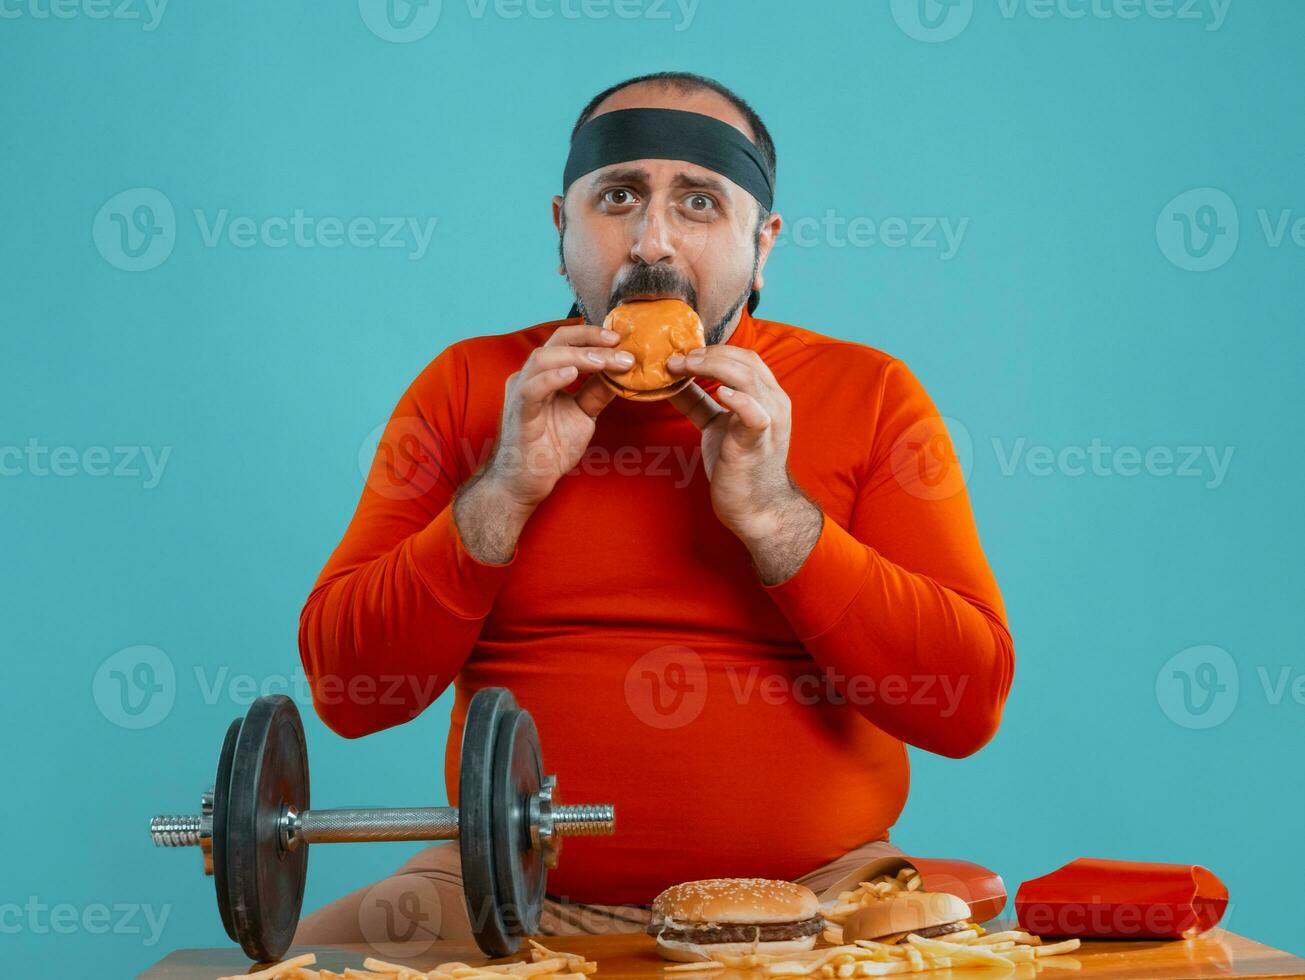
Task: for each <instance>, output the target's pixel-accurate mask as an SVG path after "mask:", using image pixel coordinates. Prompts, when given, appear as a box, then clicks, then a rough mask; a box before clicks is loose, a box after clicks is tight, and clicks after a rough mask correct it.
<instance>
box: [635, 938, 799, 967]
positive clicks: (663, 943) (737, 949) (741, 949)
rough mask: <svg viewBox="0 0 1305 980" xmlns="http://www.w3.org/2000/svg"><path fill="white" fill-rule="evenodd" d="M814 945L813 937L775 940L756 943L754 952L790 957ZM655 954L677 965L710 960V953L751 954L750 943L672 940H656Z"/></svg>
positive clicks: (751, 946)
mask: <svg viewBox="0 0 1305 980" xmlns="http://www.w3.org/2000/svg"><path fill="white" fill-rule="evenodd" d="M815 945H816V937H815V936H807V937H805V938H803V939H786V940H782V941H780V940H776V941H773V942H768V943H757V944H756V952H758V953H778V954H780V955H782V956H791V955H792V954H793V953H801V952H804V951H806V950H808V949H814V948H815ZM657 952H658V953H660V954H661V957H662V959H664V960H674V961H675V962H677V963H698V962H701V961H702V960H709V959H711V954H712V953H726V954H729V955H731V956H742V955H744V954H745V953H751V952H753V944H752V943H681V942H676V941H675V940H674V939H659V940H657Z"/></svg>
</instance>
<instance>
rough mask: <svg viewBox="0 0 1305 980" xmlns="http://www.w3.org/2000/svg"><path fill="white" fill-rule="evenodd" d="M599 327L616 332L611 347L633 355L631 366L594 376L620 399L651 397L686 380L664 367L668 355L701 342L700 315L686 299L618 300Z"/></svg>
mask: <svg viewBox="0 0 1305 980" xmlns="http://www.w3.org/2000/svg"><path fill="white" fill-rule="evenodd" d="M603 326H604V327H606V328H607V329H608V330H612V331H614V332H615V333H616V334H617V335H618V336H619V337H620V340H619V341H618V342H617V345H616V350H624V351H629V352H630V353H631V354H633V355H634V367H632V368H630V369H629V370H628V371H619V372H607V371H603V372H600V373H599V375H598V376H599V377H600V378H601V379H602V380H603V382H604V383H605V384H606V385H607V386H608V387H609V388H611V389H612V390H613V391H615V392H616V393H617V394H618V395H620V396H621V397H622V398H629V399H631V400H633V401H657V400H659V399H662V398H669V397H670V396H671V395H673V394H675V393H676V392H678V391H683V390H684V389H685V388H687V387H688V386H689V385H690V384H691V383H692V381H693V378H691V377H687V376H686V377H676V376H675V375H672V374H671V373H670V371H668V370H667V369H666V362H667V361H668V360H670V358H671V355H672V354H687V353H688V352H689V351H691V350H693V349H694V348H695V347H705V346H706V344H707V338H706V335H705V334H704V333H703V329H702V320H700V319H699V318H698V314H697V313H695V312H694V310H693V307H691V306H690V305H689V304H688V303H685V302H683V301H681V300H678V299H653V300H639V301H635V302H629V303H621V304H619V305H618V306H615V307H613V308H612V312H610V313H608V314H607V318H606V319H605V320H604V321H603Z"/></svg>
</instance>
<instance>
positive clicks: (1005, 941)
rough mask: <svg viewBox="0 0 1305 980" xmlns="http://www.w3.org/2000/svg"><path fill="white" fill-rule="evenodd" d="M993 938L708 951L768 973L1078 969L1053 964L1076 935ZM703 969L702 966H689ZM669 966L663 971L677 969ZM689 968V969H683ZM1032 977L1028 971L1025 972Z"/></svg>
mask: <svg viewBox="0 0 1305 980" xmlns="http://www.w3.org/2000/svg"><path fill="white" fill-rule="evenodd" d="M992 936H993V941H991V942H984V939H985V938H986V937H983V936H979V935H978V933H977V931H975V930H966V931H965V932H957V933H952V934H951V935H947V936H940V937H938V938H937V939H923V938H921V937H920V936H916V935H910V936H907V939H906V942H904V943H900V944H889V943H877V942H874V941H873V940H870V939H858V940H857V941H856V942H855V943H852V944H850V945H842V944H840V945H836V946H830V947H826V948H823V949H813V950H811V951H809V952H806V953H745V954H742V955H738V954H727V953H718V954H712V953H708V955H710V956H711V957H712V959H713V960H714V961H716V962H717V963H718V964H720V965H721V966H722V967H730V968H732V969H736V970H756V971H759V972H760V973H761V974H762V975H763V976H765V977H767V978H769V977H813V978H833V980H855V978H857V977H882V976H894V975H896V974H900V973H926V972H928V971H929V970H943V969H948V968H954V969H964V968H967V967H987V968H988V969H989V970H992V969H994V968H995V969H996V970H997V971H999V972H1000V973H1002V974H1007V973H1013V972H1014V971H1015V967H1016V965H1017V964H1022V963H1028V964H1032V966H1031V967H1028V968H1027V969H1031V970H1037V969H1038V968H1040V967H1041V966H1042V965H1043V962H1044V960H1049V962H1048V965H1055V966H1063V967H1066V968H1068V969H1077V968H1078V967H1079V966H1080V964H1079V962H1078V960H1072V959H1071V960H1064V961H1060V962H1057V961H1056V960H1055V959H1054V957H1056V956H1059V955H1061V954H1063V953H1069V952H1072V951H1073V950H1075V949H1078V947H1079V941H1078V940H1077V939H1067V940H1065V941H1064V942H1059V943H1055V944H1051V945H1042V940H1041V938H1040V937H1038V936H1034V935H1032V934H1030V933H1026V932H1019V931H1017V930H1011V931H1008V932H1001V933H993V934H992ZM691 965H692V966H693V967H695V968H697V967H702V968H704V969H705V968H706V967H705V965H704V964H697V963H695V964H691ZM681 969H682V968H681V967H675V966H668V967H665V968H663V972H664V973H672V972H681ZM685 972H687V971H685ZM1028 975H1029V976H1032V975H1033V974H1032V973H1028Z"/></svg>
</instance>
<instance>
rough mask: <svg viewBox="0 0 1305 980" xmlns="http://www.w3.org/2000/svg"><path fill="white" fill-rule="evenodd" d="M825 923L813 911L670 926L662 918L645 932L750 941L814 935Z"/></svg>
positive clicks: (695, 939)
mask: <svg viewBox="0 0 1305 980" xmlns="http://www.w3.org/2000/svg"><path fill="white" fill-rule="evenodd" d="M824 927H825V920H824V918H823V917H822V916H819V915H813V916H812V917H811V918H809V919H799V920H798V921H797V922H729V923H722V924H720V925H707V924H705V923H704V924H702V925H685V926H675V927H669V926H667V925H666V920H665V919H662V918H656V919H653V921H652V922H651V923H649V924H648V928H647V932H648V934H649V935H650V936H655V937H657V938H659V939H672V940H674V941H676V942H681V943H750V942H754V941H755V942H762V943H768V942H774V941H776V940H782V939H801V938H802V937H803V936H815V935H818V934H819V933H820V931H821V930H822V929H823V928H824Z"/></svg>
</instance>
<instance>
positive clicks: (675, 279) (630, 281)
mask: <svg viewBox="0 0 1305 980" xmlns="http://www.w3.org/2000/svg"><path fill="white" fill-rule="evenodd" d="M640 293H665V294H667V295H670V296H675V297H678V298H679V299H682V300H684V302H686V303H688V304H689V305H690V306H691V307H693V308H694V309H695V310H696V309H697V308H698V291H697V290H696V289H694V288H693V286H692V285H691V284H689V283H687V282H685V281H684V280H683V279H681V278H680V277H679V276H678V275H677V274H676V273H674V272H673V271H671V270H670V269H668V268H666V267H665V266H653V265H641V266H635V269H634V271H633V272H631V273H630V275H628V276H627V277H626V278H625V281H624V282H622V283H621V284H620V285H618V286H617V287H616V288H615V289H613V290H612V294H611V296H610V297H609V298H608V303H607V308H608V310H609V311H610V310H611V309H612V307H614V306H617V305H619V304H620V303H622V302H624V301H625V300H627V299H629V298H630V297H631V296H637V295H639V294H640Z"/></svg>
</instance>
